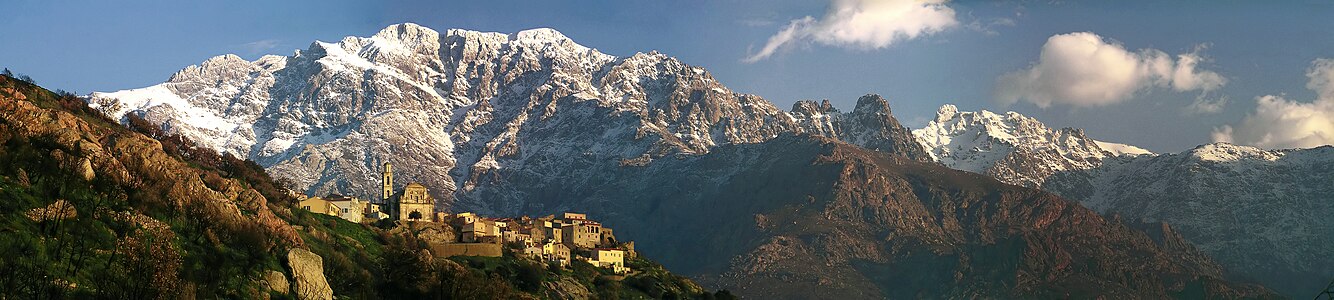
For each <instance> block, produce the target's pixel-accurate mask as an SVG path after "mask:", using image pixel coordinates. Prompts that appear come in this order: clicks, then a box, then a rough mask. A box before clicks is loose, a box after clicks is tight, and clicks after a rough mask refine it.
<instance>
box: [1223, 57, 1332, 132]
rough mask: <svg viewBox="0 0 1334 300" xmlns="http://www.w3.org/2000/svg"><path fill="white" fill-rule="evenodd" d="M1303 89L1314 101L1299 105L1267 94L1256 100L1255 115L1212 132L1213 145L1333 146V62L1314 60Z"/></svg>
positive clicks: (1281, 97) (1330, 60)
mask: <svg viewBox="0 0 1334 300" xmlns="http://www.w3.org/2000/svg"><path fill="white" fill-rule="evenodd" d="M1306 77H1308V78H1310V81H1307V82H1306V88H1308V89H1311V90H1312V91H1315V92H1316V99H1315V101H1312V102H1310V103H1302V102H1297V101H1292V100H1288V99H1285V98H1283V96H1275V95H1266V96H1261V97H1257V98H1256V99H1255V103H1256V107H1255V112H1252V113H1251V114H1249V115H1247V116H1246V118H1245V119H1244V120H1242V121H1241V124H1237V125H1236V126H1230V125H1224V126H1223V127H1219V128H1217V129H1215V130H1214V132H1213V139H1214V141H1215V142H1229V143H1236V144H1245V145H1254V146H1257V147H1263V148H1270V149H1281V148H1311V147H1316V146H1320V145H1331V144H1334V59H1324V58H1322V59H1316V60H1315V61H1313V62H1311V68H1310V69H1308V70H1307V71H1306Z"/></svg>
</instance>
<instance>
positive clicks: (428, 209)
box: [381, 163, 435, 221]
mask: <svg viewBox="0 0 1334 300" xmlns="http://www.w3.org/2000/svg"><path fill="white" fill-rule="evenodd" d="M383 183H384V187H383V189H384V195H383V197H382V198H381V199H382V203H383V204H385V205H387V206H388V208H389V209H388V211H389V218H390V219H392V220H395V221H400V220H407V221H435V198H432V197H431V193H429V192H427V191H426V187H425V186H422V185H421V184H418V183H416V182H413V183H409V184H408V185H407V186H405V187H403V189H402V190H399V191H397V192H396V191H394V166H393V165H391V164H389V163H384V177H383Z"/></svg>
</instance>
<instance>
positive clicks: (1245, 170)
mask: <svg viewBox="0 0 1334 300" xmlns="http://www.w3.org/2000/svg"><path fill="white" fill-rule="evenodd" d="M913 133H914V135H915V136H917V138H918V139H919V141H920V142H921V144H922V145H923V146H925V147H927V150H928V151H929V152H930V153H931V155H932V156H933V157H934V158H936V159H937V160H938V161H939V162H941V163H942V164H944V165H946V166H948V167H951V168H954V169H959V170H966V171H972V172H977V173H983V174H986V175H990V176H993V177H995V178H997V179H1000V180H1001V181H1004V182H1007V183H1010V184H1015V185H1024V186H1032V187H1039V188H1041V189H1044V190H1047V191H1050V192H1053V193H1055V194H1058V195H1061V196H1063V197H1066V198H1069V199H1072V200H1076V201H1079V202H1081V203H1082V204H1084V205H1085V206H1087V207H1089V208H1091V209H1093V210H1094V211H1097V212H1099V213H1102V214H1105V215H1116V216H1120V217H1123V218H1129V219H1133V220H1142V221H1163V222H1167V223H1169V224H1172V226H1173V227H1174V228H1176V229H1177V230H1178V231H1179V232H1180V233H1181V234H1182V235H1184V236H1185V237H1186V238H1187V239H1188V240H1190V241H1191V242H1192V243H1194V244H1196V245H1197V246H1198V247H1199V248H1200V249H1201V250H1202V251H1204V252H1206V253H1208V254H1209V255H1210V257H1213V258H1215V259H1216V260H1217V261H1219V263H1220V264H1222V265H1223V266H1224V267H1225V268H1226V269H1227V270H1229V271H1230V273H1231V275H1232V276H1234V278H1237V279H1240V280H1245V281H1258V282H1262V283H1264V284H1265V285H1266V286H1270V287H1272V288H1275V289H1277V290H1279V291H1280V292H1285V293H1288V294H1290V295H1301V294H1300V293H1304V292H1306V291H1310V290H1317V289H1319V288H1320V287H1322V286H1323V284H1325V283H1326V282H1325V281H1322V280H1327V279H1328V278H1330V277H1331V276H1334V259H1331V258H1334V249H1331V248H1330V247H1328V245H1330V244H1332V243H1334V222H1331V221H1329V219H1328V218H1326V217H1325V216H1328V215H1330V214H1334V184H1331V181H1330V178H1334V148H1331V147H1322V148H1315V149H1291V150H1264V149H1259V148H1255V147H1248V146H1239V145H1231V144H1226V143H1214V144H1206V145H1201V146H1199V147H1196V148H1194V149H1191V150H1188V151H1184V152H1181V153H1167V154H1153V153H1150V152H1149V151H1146V150H1144V149H1141V148H1138V147H1134V146H1130V145H1124V144H1116V143H1108V142H1102V141H1097V140H1093V139H1090V138H1088V137H1086V136H1085V135H1084V133H1083V131H1082V130H1078V129H1072V128H1064V129H1059V130H1052V129H1049V128H1047V127H1046V126H1045V125H1043V124H1042V123H1041V122H1039V121H1037V120H1036V119H1033V118H1029V117H1026V116H1023V115H1020V114H1018V113H1014V112H1009V113H1006V114H1004V115H1001V114H995V113H991V112H988V111H981V112H960V111H958V109H957V108H956V107H954V106H953V105H945V106H943V107H941V108H940V110H939V112H938V113H937V117H936V119H935V120H933V121H932V122H930V123H929V124H928V125H927V126H926V127H925V128H922V129H918V130H915V131H913Z"/></svg>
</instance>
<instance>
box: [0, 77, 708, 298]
mask: <svg viewBox="0 0 1334 300" xmlns="http://www.w3.org/2000/svg"><path fill="white" fill-rule="evenodd" d="M5 73H6V74H0V104H6V103H7V104H8V105H18V104H22V103H19V102H24V101H26V102H29V103H31V104H33V105H36V106H37V107H40V108H42V109H45V110H44V111H41V112H42V113H52V114H57V115H62V116H63V115H68V116H73V117H74V118H76V119H77V120H78V121H75V122H74V123H75V125H78V126H81V130H85V131H93V132H83V133H81V134H82V135H81V136H80V137H77V138H71V137H70V136H69V133H70V132H71V131H68V130H66V131H58V130H55V131H51V132H56V133H43V134H36V133H32V132H34V130H31V128H33V127H34V126H37V127H41V128H44V129H51V128H54V127H51V126H70V124H63V125H59V124H17V123H15V121H14V120H15V119H18V118H17V117H15V118H0V299H64V298H105V299H178V298H180V299H190V298H206V299H214V298H265V296H268V297H269V298H274V299H288V298H292V297H293V295H290V294H283V293H278V292H274V291H271V289H270V287H269V286H268V285H267V284H266V281H265V280H264V279H263V278H264V276H263V275H264V274H266V273H268V272H273V271H276V272H280V273H283V274H285V275H286V276H289V277H290V276H291V272H290V270H288V269H287V262H286V254H287V251H288V250H289V249H292V248H305V249H308V250H310V251H311V252H314V253H316V254H318V255H319V256H320V257H321V258H322V260H323V267H324V275H325V277H326V279H327V281H328V283H329V285H330V287H331V288H332V290H333V291H334V294H335V296H337V297H341V298H350V299H380V298H390V299H397V298H428V299H429V298H435V299H523V298H532V299H552V298H568V297H577V296H581V295H582V296H588V297H592V298H600V299H638V298H662V299H715V298H718V299H727V298H731V296H730V294H728V293H727V292H726V291H722V292H718V293H709V292H707V291H705V290H703V289H702V288H700V287H699V286H698V285H696V284H695V283H693V282H691V281H690V280H688V279H686V278H684V277H680V276H676V275H672V274H671V273H668V272H667V271H666V270H664V269H663V268H662V267H661V266H659V265H657V264H654V263H652V262H649V261H647V260H644V259H632V260H630V261H628V264H630V265H631V266H633V267H634V268H635V269H636V270H639V273H636V274H631V275H628V276H621V275H613V274H609V273H607V271H606V270H604V269H600V268H596V267H593V266H592V265H589V264H587V263H582V262H576V263H574V265H573V266H571V267H569V268H563V267H560V266H555V265H548V264H545V263H542V262H539V261H535V260H532V259H528V258H523V257H520V256H516V255H514V254H513V253H511V252H508V251H507V254H506V255H505V256H504V257H498V258H482V257H450V258H442V257H433V256H432V255H431V253H430V251H429V250H428V249H429V247H428V245H427V244H426V243H425V242H424V241H422V240H419V239H417V238H416V237H414V236H412V234H411V233H409V232H402V231H394V230H389V229H390V228H389V227H391V226H392V225H393V224H392V223H384V222H382V223H380V224H379V225H378V226H368V225H363V224H356V223H351V222H347V221H345V220H343V219H339V218H336V217H331V216H326V215H320V214H313V213H310V212H307V211H305V210H301V209H294V208H293V207H294V204H295V203H294V199H293V198H292V197H291V196H289V195H288V194H287V193H285V192H284V190H285V189H284V186H285V185H284V184H283V183H281V182H278V181H275V180H274V179H273V178H271V177H269V175H268V174H267V173H265V172H264V170H263V169H262V168H260V167H259V165H257V164H255V163H254V162H251V161H246V160H242V159H238V158H236V157H233V156H230V155H218V154H217V153H216V152H213V151H211V150H208V149H203V148H200V147H197V146H196V145H195V144H194V143H192V142H190V141H189V140H187V139H185V138H182V137H180V136H177V135H172V134H168V133H165V132H163V131H161V130H160V129H158V128H157V127H155V126H151V124H149V123H148V122H146V121H144V120H143V119H140V118H138V117H137V116H130V117H129V119H128V120H125V121H126V123H128V126H121V125H119V122H116V121H115V120H110V119H107V118H106V117H104V116H103V115H102V114H100V113H99V112H97V111H96V110H93V109H90V108H89V107H88V106H87V105H86V104H85V103H84V102H83V101H82V100H81V99H79V98H78V97H76V96H74V95H73V94H71V93H67V92H51V91H48V90H45V89H42V88H40V87H37V86H36V85H33V84H32V83H31V79H27V80H17V79H14V78H12V77H10V76H9V75H8V73H9V72H5ZM16 103H18V104H16ZM20 106H21V105H20ZM14 107H18V106H14ZM53 119H55V120H61V118H59V117H56V118H53ZM62 134H64V135H62ZM138 134H142V135H144V136H148V137H152V138H154V139H156V140H157V141H158V142H160V143H161V144H160V148H133V149H135V151H143V152H155V151H157V152H160V153H165V156H164V157H169V159H167V160H169V161H165V162H163V161H150V162H149V163H160V164H147V163H144V162H136V163H138V164H139V165H134V164H135V163H130V162H123V163H124V164H125V165H126V166H122V167H120V168H121V169H119V170H122V172H125V174H119V175H118V174H107V173H100V172H103V171H104V168H110V167H106V166H103V163H101V162H99V163H97V165H98V167H97V168H92V167H91V165H92V164H90V163H88V160H89V159H88V158H89V157H94V156H97V155H102V156H100V157H102V158H106V157H108V155H106V154H105V153H102V154H97V155H94V154H92V153H94V152H98V151H104V150H106V149H112V148H113V147H112V146H111V145H112V144H115V143H117V142H120V141H123V140H134V137H135V135H138ZM71 139H73V140H71ZM121 146H123V145H121ZM93 148H96V149H93ZM118 149H119V148H118ZM122 150H123V149H122ZM99 153H100V152H99ZM137 154H140V153H134V154H125V153H121V155H137ZM149 154H152V153H149ZM159 155H160V154H159ZM148 156H151V155H148ZM112 157H114V156H112ZM122 157H123V156H122ZM136 157H139V156H136ZM81 163H82V165H81ZM118 163H122V161H115V162H114V163H113V165H114V164H118ZM182 164H183V165H185V166H188V167H187V169H174V171H167V172H175V173H180V172H182V171H188V172H186V173H188V174H185V175H182V174H154V173H151V172H149V173H143V172H145V171H144V170H155V168H174V167H173V166H178V165H182ZM84 166H87V167H84ZM80 170H86V171H88V172H92V171H94V170H96V171H97V172H99V173H96V174H92V175H88V174H84V173H82V172H80ZM168 175H171V176H168ZM196 175H197V176H198V178H195V177H194V176H196ZM192 180H197V181H192ZM189 182H202V185H203V186H204V188H206V190H198V189H193V190H192V189H191V188H189V187H190V186H191V185H189V184H187V183H189ZM237 185H239V186H240V187H241V188H240V189H237V188H236V186H237ZM248 191H253V192H248ZM246 193H258V194H260V195H262V199H260V200H259V201H256V200H253V199H251V200H245V199H249V198H247V197H246V196H245V194H246ZM182 195H193V196H182ZM198 195H215V197H216V195H223V196H225V197H223V198H225V199H211V198H207V197H205V198H200V199H181V198H182V197H195V198H199V196H198ZM252 198H253V197H252ZM264 199H267V201H264ZM220 201H221V202H220ZM223 202H225V203H223ZM220 207H221V208H220ZM228 207H230V208H232V209H233V210H236V213H230V214H229V211H227V210H226V209H223V208H228ZM237 213H239V216H240V217H241V218H243V220H239V221H238V220H234V219H230V218H229V217H233V216H235V215H236V214H237ZM265 216H269V217H272V218H274V219H273V220H268V221H266V219H265ZM291 232H294V233H293V234H285V233H291ZM289 235H290V236H289Z"/></svg>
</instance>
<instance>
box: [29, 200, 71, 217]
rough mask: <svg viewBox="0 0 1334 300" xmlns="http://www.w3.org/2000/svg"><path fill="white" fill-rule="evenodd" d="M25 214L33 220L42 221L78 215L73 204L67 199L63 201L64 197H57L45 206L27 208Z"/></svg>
mask: <svg viewBox="0 0 1334 300" xmlns="http://www.w3.org/2000/svg"><path fill="white" fill-rule="evenodd" d="M25 215H26V216H27V217H28V219H32V220H33V221H37V222H44V221H54V220H65V219H73V218H75V217H78V216H79V213H78V211H77V210H75V209H74V204H70V203H69V201H65V199H58V200H56V202H52V203H51V204H49V205H47V206H46V207H38V208H34V209H32V210H29V211H28V213H27V214H25Z"/></svg>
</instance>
